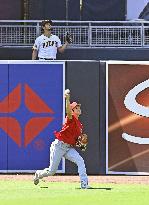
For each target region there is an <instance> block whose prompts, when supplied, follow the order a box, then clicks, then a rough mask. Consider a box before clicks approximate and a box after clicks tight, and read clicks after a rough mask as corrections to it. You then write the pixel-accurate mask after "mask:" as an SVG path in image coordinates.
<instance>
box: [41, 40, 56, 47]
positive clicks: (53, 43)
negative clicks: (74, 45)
mask: <svg viewBox="0 0 149 205" xmlns="http://www.w3.org/2000/svg"><path fill="white" fill-rule="evenodd" d="M56 45H57V42H56V41H46V42H44V43H43V48H47V47H49V46H56Z"/></svg>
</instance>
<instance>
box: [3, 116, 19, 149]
mask: <svg viewBox="0 0 149 205" xmlns="http://www.w3.org/2000/svg"><path fill="white" fill-rule="evenodd" d="M0 127H1V128H2V129H3V130H4V131H5V132H6V133H7V134H8V136H9V137H10V138H11V139H12V140H13V141H14V142H15V143H16V144H17V145H18V146H19V147H21V127H20V124H19V122H18V121H17V119H15V118H13V117H1V118H0Z"/></svg>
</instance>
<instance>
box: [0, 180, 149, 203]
mask: <svg viewBox="0 0 149 205" xmlns="http://www.w3.org/2000/svg"><path fill="white" fill-rule="evenodd" d="M91 185H92V187H93V188H94V189H88V190H81V189H80V188H79V186H80V185H79V183H64V182H61V183H59V182H46V183H44V182H41V183H40V185H37V186H35V185H34V184H33V182H32V181H22V180H17V181H15V180H12V181H9V180H6V181H4V180H1V181H0V205H17V204H21V205H71V204H77V205H90V204H93V205H111V204H112V205H124V204H125V205H129V204H130V205H147V204H149V185H118V184H91Z"/></svg>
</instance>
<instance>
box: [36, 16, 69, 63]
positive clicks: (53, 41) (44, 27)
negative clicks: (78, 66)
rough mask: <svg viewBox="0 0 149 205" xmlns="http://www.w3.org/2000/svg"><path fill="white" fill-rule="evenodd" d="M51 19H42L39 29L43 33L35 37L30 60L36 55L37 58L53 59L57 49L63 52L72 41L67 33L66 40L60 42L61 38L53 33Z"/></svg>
mask: <svg viewBox="0 0 149 205" xmlns="http://www.w3.org/2000/svg"><path fill="white" fill-rule="evenodd" d="M52 25H53V23H52V21H51V20H44V21H42V23H41V31H42V32H43V34H42V35H41V36H39V37H38V38H36V40H35V43H34V46H33V48H32V50H33V52H32V60H36V58H37V55H38V58H39V60H55V59H56V54H57V50H58V51H59V52H60V53H63V52H64V50H65V49H66V47H67V45H68V44H69V43H72V38H71V35H70V34H68V33H67V35H66V42H65V44H64V45H62V44H61V40H60V39H59V37H58V36H56V35H53V34H52V33H51V32H52Z"/></svg>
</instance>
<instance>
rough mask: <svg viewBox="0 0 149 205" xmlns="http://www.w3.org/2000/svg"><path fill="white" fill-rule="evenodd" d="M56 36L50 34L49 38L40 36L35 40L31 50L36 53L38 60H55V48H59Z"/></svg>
mask: <svg viewBox="0 0 149 205" xmlns="http://www.w3.org/2000/svg"><path fill="white" fill-rule="evenodd" d="M61 46H62V44H61V40H60V39H59V37H58V36H56V35H53V34H51V36H50V37H47V36H45V35H43V34H42V35H41V36H39V37H38V38H36V40H35V43H34V46H33V49H36V50H37V51H38V58H39V59H40V58H46V59H56V54H57V48H59V47H61Z"/></svg>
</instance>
